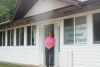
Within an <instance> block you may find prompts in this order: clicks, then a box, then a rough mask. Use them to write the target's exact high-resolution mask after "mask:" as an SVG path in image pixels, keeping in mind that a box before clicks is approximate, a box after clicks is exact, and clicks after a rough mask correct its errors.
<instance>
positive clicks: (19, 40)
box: [16, 27, 25, 46]
mask: <svg viewBox="0 0 100 67" xmlns="http://www.w3.org/2000/svg"><path fill="white" fill-rule="evenodd" d="M22 29H23V33H24V34H23V37H24V35H25V32H24V31H25V29H24V27H21V28H16V46H24V45H25V44H24V43H25V42H24V38H25V37H24V38H23V44H21V33H22V32H21V30H22ZM17 30H18V31H17ZM17 32H18V44H17Z"/></svg>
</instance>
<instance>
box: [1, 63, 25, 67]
mask: <svg viewBox="0 0 100 67" xmlns="http://www.w3.org/2000/svg"><path fill="white" fill-rule="evenodd" d="M0 67H25V66H21V65H15V64H5V63H0Z"/></svg>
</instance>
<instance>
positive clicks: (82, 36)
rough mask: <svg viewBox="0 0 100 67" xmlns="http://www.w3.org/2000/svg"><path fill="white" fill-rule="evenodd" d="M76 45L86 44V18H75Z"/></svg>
mask: <svg viewBox="0 0 100 67" xmlns="http://www.w3.org/2000/svg"><path fill="white" fill-rule="evenodd" d="M75 43H76V44H86V43H87V38H86V16H82V17H77V18H75Z"/></svg>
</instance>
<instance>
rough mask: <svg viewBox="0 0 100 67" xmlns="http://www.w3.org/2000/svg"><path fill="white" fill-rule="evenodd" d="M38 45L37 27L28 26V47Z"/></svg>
mask: <svg viewBox="0 0 100 67" xmlns="http://www.w3.org/2000/svg"><path fill="white" fill-rule="evenodd" d="M35 44H36V26H28V27H27V45H28V46H30V45H35Z"/></svg>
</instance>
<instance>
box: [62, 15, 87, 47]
mask: <svg viewBox="0 0 100 67" xmlns="http://www.w3.org/2000/svg"><path fill="white" fill-rule="evenodd" d="M83 16H85V17H86V22H85V23H86V28H87V29H86V31H87V32H88V27H87V26H88V25H87V23H88V22H87V15H82V16H75V17H69V18H64V19H63V44H64V45H67V46H84V45H88V38H86V39H87V41H86V44H81V43H80V44H76V42H75V40H76V39H75V38H76V36H75V33H76V30H75V28H76V26H75V25H76V24H75V23H76V22H75V18H77V17H83ZM71 18H72V19H73V20H74V21H73V23H74V44H65V43H64V39H65V37H64V36H65V34H64V23H66V22H64V20H66V19H71ZM86 34H87V36H88V33H86Z"/></svg>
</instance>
